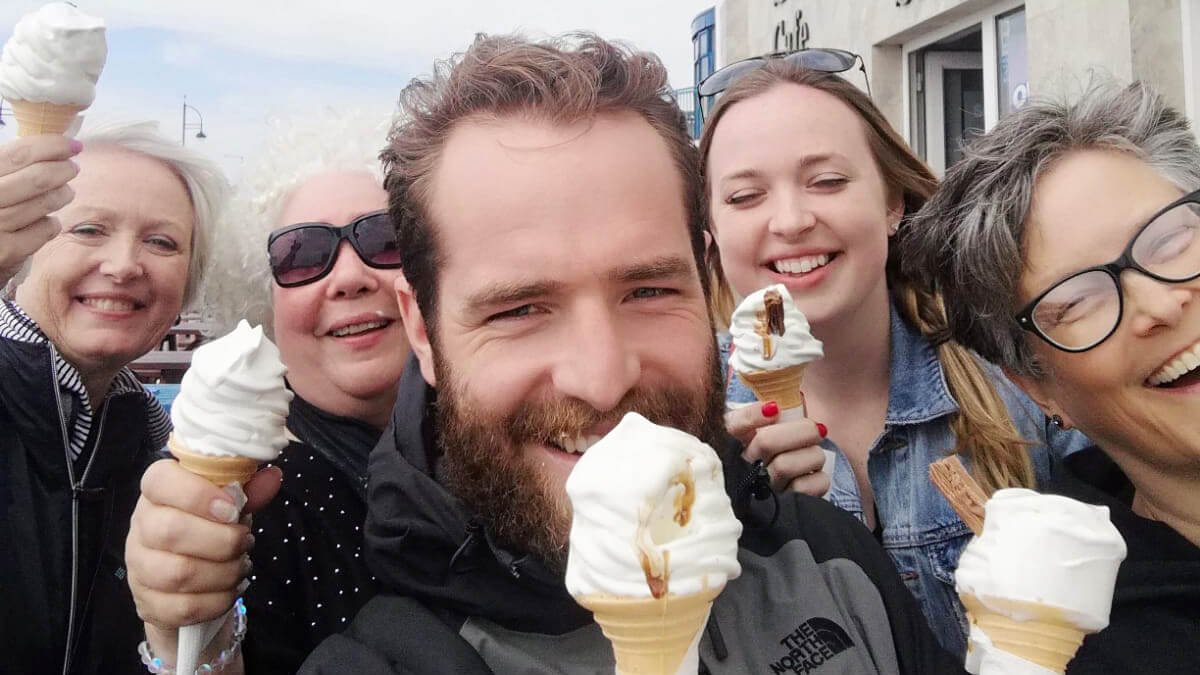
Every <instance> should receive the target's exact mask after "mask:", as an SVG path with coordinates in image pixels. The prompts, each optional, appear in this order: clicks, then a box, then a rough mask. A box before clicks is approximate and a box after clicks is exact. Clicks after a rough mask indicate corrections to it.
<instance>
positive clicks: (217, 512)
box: [208, 499, 238, 523]
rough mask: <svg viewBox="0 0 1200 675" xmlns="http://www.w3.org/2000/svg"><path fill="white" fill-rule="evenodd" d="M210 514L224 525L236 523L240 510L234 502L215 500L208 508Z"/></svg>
mask: <svg viewBox="0 0 1200 675" xmlns="http://www.w3.org/2000/svg"><path fill="white" fill-rule="evenodd" d="M208 510H209V512H211V513H212V514H213V517H214V518H216V519H217V520H219V521H221V522H222V523H236V522H237V519H238V510H237V508H236V507H235V506H234V505H233V503H232V502H228V501H225V500H224V499H214V500H212V504H210V505H209V507H208Z"/></svg>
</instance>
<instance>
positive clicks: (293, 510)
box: [243, 395, 379, 675]
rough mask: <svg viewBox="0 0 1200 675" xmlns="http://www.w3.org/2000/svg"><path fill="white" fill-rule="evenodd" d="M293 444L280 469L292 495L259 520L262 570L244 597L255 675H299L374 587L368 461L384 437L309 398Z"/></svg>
mask: <svg viewBox="0 0 1200 675" xmlns="http://www.w3.org/2000/svg"><path fill="white" fill-rule="evenodd" d="M287 426H288V431H289V432H291V433H292V434H293V438H292V440H291V443H289V444H288V446H287V447H286V448H284V450H283V452H282V453H280V455H279V459H277V460H276V461H275V462H274V463H275V465H276V466H278V467H279V468H280V470H282V471H283V487H282V488H280V490H279V494H278V495H276V496H275V499H273V500H272V501H271V503H270V504H268V505H267V506H266V507H265V508H263V509H261V510H259V511H258V512H257V513H255V514H254V537H255V543H254V550H253V551H252V552H251V553H250V556H251V560H252V561H253V563H254V571H253V572H251V577H250V579H251V583H250V587H249V588H248V589H246V593H245V594H244V595H243V598H244V600H245V602H246V611H247V612H248V615H247V616H248V619H249V625H248V628H249V631H248V633H247V636H246V641H245V643H243V650H244V662H245V664H246V671H247V672H248V673H252V675H269V674H271V673H295V672H296V670H297V669H298V668H299V667H300V664H301V663H303V662H304V658H305V657H306V656H308V654H309V652H311V651H312V650H313V649H314V648H315V647H316V646H317V644H319V643H320V642H321V640H324V639H325V638H326V637H328V636H330V635H333V634H336V633H339V632H341V631H342V630H343V629H344V628H346V626H348V625H349V623H350V619H353V618H354V615H355V614H357V613H358V610H359V609H360V608H361V607H362V606H363V603H365V602H366V601H367V600H368V599H370V598H371V597H372V596H373V595H375V579H374V577H372V576H371V572H370V570H368V569H367V561H366V558H365V557H363V551H362V548H363V534H362V524H363V520H365V519H366V516H367V456H368V455H369V454H370V452H371V448H372V447H374V446H375V444H376V443H378V442H379V430H378V429H375V428H373V427H371V426H370V425H369V424H367V423H365V422H362V421H360V420H356V419H350V418H347V417H338V416H336V415H330V414H329V413H327V412H325V411H323V410H321V409H319V408H317V407H315V406H313V405H312V404H311V403H309V402H308V401H305V400H304V399H303V398H301V397H300V396H298V395H297V396H296V397H294V398H293V399H292V403H291V406H290V407H289V408H288V423H287Z"/></svg>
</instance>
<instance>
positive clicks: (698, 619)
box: [575, 586, 724, 675]
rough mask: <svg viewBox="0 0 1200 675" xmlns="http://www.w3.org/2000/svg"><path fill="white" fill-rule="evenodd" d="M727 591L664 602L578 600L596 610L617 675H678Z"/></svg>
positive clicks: (611, 598) (606, 598) (710, 591)
mask: <svg viewBox="0 0 1200 675" xmlns="http://www.w3.org/2000/svg"><path fill="white" fill-rule="evenodd" d="M723 589H724V586H721V587H720V588H712V589H708V590H706V591H701V592H699V593H693V594H691V595H673V594H668V595H666V596H664V597H662V598H628V597H616V596H605V595H586V596H580V597H577V598H575V600H576V602H578V603H579V604H580V605H583V606H584V607H586V608H587V609H590V610H591V611H592V613H593V615H594V616H595V618H596V623H598V624H600V628H601V630H603V631H604V636H605V637H607V638H608V641H609V642H611V643H612V646H613V654H614V655H615V656H616V659H617V675H675V674H676V673H678V672H679V667H680V665H681V664H683V663H684V659H685V658H686V657H687V655H688V650H689V649H691V648H692V646H693V645H695V644H696V643H697V636H698V634H699V633H700V630H701V629H702V628H704V624H705V623H706V622H707V621H708V613H709V610H710V609H712V602H713V600H714V599H715V598H716V597H717V595H719V594H720V593H721V591H722V590H723Z"/></svg>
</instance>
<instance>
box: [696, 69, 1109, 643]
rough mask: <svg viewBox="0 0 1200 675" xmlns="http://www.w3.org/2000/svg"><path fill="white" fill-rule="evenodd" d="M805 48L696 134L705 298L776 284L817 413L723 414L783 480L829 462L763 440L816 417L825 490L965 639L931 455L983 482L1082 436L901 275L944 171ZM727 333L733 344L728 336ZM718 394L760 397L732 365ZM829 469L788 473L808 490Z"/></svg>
mask: <svg viewBox="0 0 1200 675" xmlns="http://www.w3.org/2000/svg"><path fill="white" fill-rule="evenodd" d="M820 51H821V50H806V52H807V53H808V54H812V53H814V52H820ZM806 52H800V53H798V54H800V55H801V56H799V57H783V58H774V59H767V60H760V61H759V62H758V63H757V64H756V67H754V68H750V69H747V70H745V71H744V72H743V73H742V74H741V75H740V76H739V77H738V78H737V79H736V80H735V81H733V82H732V83H730V85H729V86H728V89H727V90H725V92H724V95H723V97H722V98H721V99H719V101H718V103H717V106H716V108H715V109H714V111H713V113H712V115H711V117H710V119H709V120H707V124H706V126H705V130H704V136H703V138H702V139H701V142H700V151H701V156H702V160H703V162H704V172H705V181H706V185H707V191H708V197H709V212H710V217H711V223H710V225H711V227H712V232H713V237H714V240H713V246H712V247H711V248H710V250H709V271H710V273H711V275H712V278H713V282H714V286H713V287H714V298H715V301H714V305H715V307H714V314H715V315H716V316H718V317H728V316H729V315H730V308H731V306H732V300H733V296H734V295H736V296H745V295H747V294H749V293H751V292H753V291H755V290H757V289H759V288H762V287H764V286H768V285H771V284H776V283H782V284H785V285H786V286H787V288H788V290H789V292H790V293H791V295H792V298H793V299H794V301H795V303H796V305H797V307H799V308H800V309H801V310H802V311H803V312H804V313H805V314H806V315H807V318H808V320H809V322H810V324H811V326H812V332H813V334H814V336H815V337H817V338H818V339H820V340H821V341H822V342H824V351H825V355H824V358H823V359H820V360H818V361H815V362H813V363H811V364H810V365H809V366H808V369H807V372H806V373H805V377H804V394H805V396H806V402H807V412H808V416H809V418H810V420H811V421H810V420H800V421H798V422H779V421H777V418H776V416H777V408H776V407H774V406H772V405H771V404H770V403H769V402H764V403H763V404H762V405H747V406H745V407H742V408H739V409H735V410H732V411H731V412H730V413H729V414H728V416H727V425H728V427H729V429H730V431H731V433H734V434H735V435H737V436H739V437H741V438H742V439H743V440H745V441H746V442H748V450H747V455H748V456H749V458H750V459H761V460H764V461H765V462H766V466H767V471H768V473H770V474H772V478H773V479H776V480H775V482H776V483H779V482H780V480H779V478H780V477H782V478H783V480H787V479H789V478H791V477H792V476H794V475H796V474H797V473H801V474H802V473H804V472H805V471H808V472H816V471H818V470H819V469H820V468H821V465H822V460H823V456H822V453H820V452H819V451H818V449H817V448H812V449H810V450H811V451H810V452H809V453H808V454H807V455H806V456H805V457H806V458H807V459H805V460H804V461H806V462H807V463H806V464H805V465H804V466H800V464H801V463H803V462H802V456H801V453H792V456H791V457H787V458H785V457H784V455H783V454H779V455H774V454H773V453H772V448H773V447H775V445H776V443H775V442H774V439H776V438H778V437H779V436H780V435H782V434H784V433H785V431H784V429H783V427H784V426H785V425H792V424H796V425H809V426H810V427H812V428H813V429H814V431H813V432H812V433H811V434H810V436H811V438H812V440H813V443H814V445H815V444H817V443H820V444H821V446H822V447H823V448H825V449H829V450H835V452H836V456H837V457H836V462H835V464H834V469H833V476H832V489H831V490H830V492H829V495H828V499H829V500H830V501H831V502H833V503H834V504H835V505H837V506H839V507H841V508H843V509H846V510H848V511H850V512H852V513H854V514H855V515H857V516H858V517H859V518H860V520H862V522H863V523H865V524H866V525H867V526H868V527H869V528H871V529H872V530H874V531H875V532H876V533H877V536H878V537H879V539H880V541H881V543H882V544H883V546H884V548H886V549H887V551H888V552H889V553H890V554H891V556H892V559H893V561H894V562H895V563H896V566H897V568H898V570H899V572H900V575H901V576H902V577H903V578H904V579H905V581H906V582H907V584H908V587H909V589H910V590H912V592H913V594H914V595H915V596H916V597H917V599H918V601H919V602H920V604H921V607H922V609H923V610H924V612H925V614H926V616H927V618H928V619H929V621H930V624H931V626H932V627H933V629H934V632H935V633H937V634H938V635H939V638H940V640H941V641H942V644H943V646H945V647H946V648H947V649H948V650H949V651H951V652H953V653H957V654H960V655H961V654H963V653H964V651H965V648H966V628H967V625H966V620H965V614H964V611H963V609H962V606H961V605H960V603H959V600H958V597H957V594H956V593H955V590H954V578H953V574H954V570H955V569H956V567H957V563H958V557H959V554H960V553H961V552H962V549H963V547H964V546H965V545H966V543H967V541H968V540H969V539H970V535H971V533H970V530H969V529H968V527H967V526H966V525H965V524H964V523H963V522H962V521H961V520H960V519H959V517H958V516H957V515H956V514H955V512H954V511H953V510H952V509H951V507H950V506H949V504H948V503H947V502H946V501H945V499H944V498H943V497H942V496H941V495H940V494H939V493H938V492H937V490H936V488H935V487H934V486H933V484H932V483H931V482H930V480H929V465H930V463H932V462H934V461H936V460H938V459H941V458H943V457H945V456H947V455H949V454H953V453H956V452H957V453H958V454H959V455H960V456H961V457H962V458H963V460H964V463H965V464H966V465H967V466H968V468H969V469H970V470H971V472H972V474H973V475H974V476H975V477H976V479H977V480H978V481H979V482H980V483H981V484H982V485H983V486H984V487H985V488H986V489H987V490H988V491H989V492H991V491H993V490H996V489H998V488H1001V487H1010V486H1033V485H1035V484H1037V483H1038V482H1040V481H1042V480H1046V479H1048V478H1049V468H1050V457H1049V454H1050V453H1049V450H1048V447H1047V446H1048V444H1050V443H1052V442H1053V443H1054V444H1055V451H1056V452H1062V453H1065V452H1067V451H1069V450H1072V449H1075V448H1077V447H1082V446H1083V445H1085V444H1086V442H1085V441H1084V440H1083V439H1082V438H1081V437H1076V438H1072V437H1071V436H1072V435H1071V434H1063V433H1062V432H1061V431H1058V430H1054V429H1052V428H1050V427H1049V424H1048V423H1047V421H1046V419H1045V418H1044V416H1043V415H1042V414H1041V412H1040V411H1038V409H1037V407H1036V406H1035V405H1034V404H1033V403H1032V402H1031V401H1029V400H1028V399H1027V398H1025V397H1024V396H1023V395H1021V394H1020V392H1019V391H1018V390H1017V389H1016V388H1015V387H1014V386H1013V385H1012V384H1011V383H1009V382H1007V381H1005V380H1004V379H1003V376H1002V375H1000V374H999V372H997V371H994V370H990V369H988V368H985V367H984V366H983V365H982V364H981V363H980V362H978V361H977V360H976V359H975V358H974V357H972V356H971V354H969V353H968V352H967V351H966V350H965V349H963V348H962V347H961V346H959V345H957V344H955V343H953V342H949V341H947V340H946V339H945V337H944V327H945V326H944V319H943V314H942V308H941V303H940V301H939V300H938V298H937V297H936V296H935V295H932V294H929V293H924V292H921V291H920V290H919V289H918V288H916V287H915V286H914V285H913V284H912V283H911V281H910V279H909V278H908V277H906V276H905V275H904V274H902V273H901V270H900V269H899V266H898V264H897V259H896V254H895V252H894V251H895V242H896V241H897V240H900V239H903V238H904V237H905V236H907V231H906V221H907V219H908V217H909V216H910V215H911V214H913V213H914V212H915V211H916V210H917V209H918V208H920V206H921V205H922V204H923V203H924V202H925V200H926V199H928V197H929V195H930V194H932V193H933V190H934V188H935V186H936V180H935V179H934V177H933V175H932V174H931V173H930V171H929V169H928V168H927V167H926V166H925V164H924V163H922V162H921V161H920V160H919V159H917V158H916V157H915V156H914V155H913V154H912V152H911V151H910V150H909V149H908V147H907V146H906V145H905V144H904V141H903V140H902V139H901V138H900V137H899V135H898V134H896V132H895V131H894V130H893V129H892V128H891V127H890V126H889V125H888V123H887V121H886V120H885V119H884V118H883V116H882V115H881V114H880V112H879V110H878V109H877V108H876V107H875V105H874V104H873V103H872V102H871V100H870V99H869V98H868V97H867V96H866V95H865V94H863V93H862V91H861V90H859V89H858V88H857V87H855V86H853V85H851V84H850V83H848V82H847V81H846V80H843V79H842V78H840V77H839V76H837V75H835V74H833V73H831V72H828V70H845V69H846V68H849V67H850V65H852V64H853V59H843V60H841V61H840V62H839V61H834V62H833V65H832V66H826V65H825V62H824V61H816V62H808V61H804V60H803V59H805V58H806V57H805V56H803V55H804V54H805V53H806ZM797 61H800V62H797ZM839 63H842V64H844V65H841V66H839V65H838V64H839ZM736 65H737V64H735V66H736ZM806 65H808V66H813V67H805V66H806ZM816 67H825V68H826V70H825V71H822V70H816V69H815V68H816ZM719 75H721V72H720V71H718V73H717V74H715V75H714V76H713V77H714V78H717V77H718V76H719ZM702 88H703V85H702ZM709 93H712V92H711V85H710V88H709ZM720 343H721V346H722V355H723V357H725V358H726V359H727V358H728V352H729V344H730V340H729V337H728V335H727V334H722V335H721V336H720ZM727 400H728V401H729V402H730V403H731V404H736V403H747V402H751V401H754V396H753V394H752V393H750V392H749V391H748V390H746V389H745V387H744V386H742V385H741V384H740V383H739V382H738V381H737V378H736V377H731V378H730V383H729V389H728V390H727ZM816 422H820V424H815V423H816ZM780 460H785V461H786V462H787V464H784V462H783V461H780ZM777 464H780V465H781V466H776V465H777ZM809 475H810V476H812V475H817V474H809ZM828 485H829V483H828V482H827V481H826V480H825V479H821V480H814V479H811V478H810V479H808V480H806V481H799V482H797V481H793V482H792V487H793V489H800V490H802V491H806V492H809V493H810V494H824V491H825V489H826V488H827V486H828Z"/></svg>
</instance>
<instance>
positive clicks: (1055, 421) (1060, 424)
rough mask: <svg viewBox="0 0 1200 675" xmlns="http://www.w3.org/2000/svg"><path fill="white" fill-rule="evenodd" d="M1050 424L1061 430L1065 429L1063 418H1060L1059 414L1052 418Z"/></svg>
mask: <svg viewBox="0 0 1200 675" xmlns="http://www.w3.org/2000/svg"><path fill="white" fill-rule="evenodd" d="M1050 423H1051V424H1053V425H1054V426H1056V427H1058V428H1059V429H1061V428H1063V418H1061V417H1059V416H1058V415H1057V414H1054V415H1051V416H1050Z"/></svg>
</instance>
